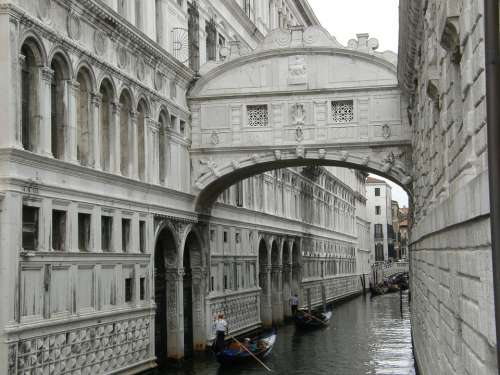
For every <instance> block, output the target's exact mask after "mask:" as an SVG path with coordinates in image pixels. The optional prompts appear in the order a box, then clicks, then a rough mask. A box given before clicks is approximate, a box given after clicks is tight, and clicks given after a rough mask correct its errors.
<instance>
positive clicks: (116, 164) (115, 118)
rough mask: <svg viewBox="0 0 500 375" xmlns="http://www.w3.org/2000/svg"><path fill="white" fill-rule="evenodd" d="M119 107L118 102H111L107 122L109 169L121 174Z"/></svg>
mask: <svg viewBox="0 0 500 375" xmlns="http://www.w3.org/2000/svg"><path fill="white" fill-rule="evenodd" d="M120 108H121V105H120V103H118V102H112V103H111V117H110V123H109V137H110V145H109V147H110V160H109V163H110V171H111V172H112V173H114V174H121V171H120V162H121V159H120V157H121V156H120Z"/></svg>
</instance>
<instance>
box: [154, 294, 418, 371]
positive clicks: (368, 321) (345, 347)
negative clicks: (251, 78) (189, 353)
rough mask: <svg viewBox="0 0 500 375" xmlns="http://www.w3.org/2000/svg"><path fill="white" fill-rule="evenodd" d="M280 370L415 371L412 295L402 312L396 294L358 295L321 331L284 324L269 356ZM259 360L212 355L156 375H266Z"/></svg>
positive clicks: (405, 300) (338, 309) (269, 362)
mask: <svg viewBox="0 0 500 375" xmlns="http://www.w3.org/2000/svg"><path fill="white" fill-rule="evenodd" d="M266 364H267V365H268V366H269V367H271V368H272V369H273V371H274V373H276V374H284V375H295V374H296V375H316V374H317V375H324V374H328V375H330V374H331V375H362V374H366V375H372V374H396V375H410V374H414V373H415V372H414V362H413V354H412V344H411V336H410V319H409V309H408V294H407V293H404V294H403V303H402V310H401V305H400V296H399V294H398V293H395V294H388V295H384V296H378V297H376V298H374V299H371V300H370V298H369V297H363V296H361V297H358V298H356V299H353V300H351V301H349V302H346V303H343V304H341V305H338V306H336V307H335V308H334V315H333V318H332V320H331V323H330V326H329V327H326V328H324V329H320V330H317V331H305V332H304V331H299V330H297V329H295V326H293V325H287V326H285V327H281V328H280V329H279V331H278V340H277V342H276V345H275V348H274V350H273V353H271V355H270V357H269V358H268V359H267V360H266ZM265 373H267V371H266V370H265V369H263V368H262V367H261V366H260V365H259V364H258V363H254V362H249V363H248V364H247V365H246V366H244V367H236V368H235V367H231V368H223V367H220V366H219V365H218V364H217V363H216V362H215V359H214V358H213V357H212V356H211V355H210V354H209V353H207V354H202V355H199V356H197V357H196V358H195V359H194V360H192V361H187V362H186V363H185V364H184V365H183V366H182V368H168V369H167V370H163V371H155V372H152V373H150V374H151V375H152V374H155V375H167V374H168V375H208V374H210V375H213V374H214V375H215V374H216V375H240V374H241V375H244V374H265Z"/></svg>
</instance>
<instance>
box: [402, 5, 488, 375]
mask: <svg viewBox="0 0 500 375" xmlns="http://www.w3.org/2000/svg"><path fill="white" fill-rule="evenodd" d="M483 15H484V9H483V1H482V0H468V1H465V0H464V1H413V0H412V1H401V2H400V26H401V28H400V43H399V45H400V51H399V70H398V71H399V81H400V84H401V86H402V88H403V89H404V91H405V92H406V94H407V95H408V100H409V103H410V105H409V108H408V114H409V119H410V121H411V124H412V129H413V162H414V165H413V168H414V172H413V174H414V176H415V179H414V184H413V187H412V189H411V190H412V192H413V217H412V220H411V221H412V228H411V236H410V239H411V242H410V261H411V283H412V285H411V287H412V327H413V340H414V344H415V355H416V359H417V363H418V366H419V368H420V371H421V373H422V374H424V375H426V374H436V373H439V374H496V373H497V371H498V370H497V364H496V351H497V344H496V342H495V341H496V338H495V319H494V305H493V280H492V265H491V240H490V222H489V202H488V196H489V192H488V169H487V152H486V151H487V135H486V101H485V95H486V91H485V50H484V49H485V47H484V19H483V18H484V17H483Z"/></svg>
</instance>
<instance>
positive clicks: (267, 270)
mask: <svg viewBox="0 0 500 375" xmlns="http://www.w3.org/2000/svg"><path fill="white" fill-rule="evenodd" d="M259 278H260V280H261V285H262V293H261V296H260V319H261V321H262V325H263V326H264V327H271V326H272V325H273V313H272V305H271V266H264V267H262V268H261V269H260V275H259Z"/></svg>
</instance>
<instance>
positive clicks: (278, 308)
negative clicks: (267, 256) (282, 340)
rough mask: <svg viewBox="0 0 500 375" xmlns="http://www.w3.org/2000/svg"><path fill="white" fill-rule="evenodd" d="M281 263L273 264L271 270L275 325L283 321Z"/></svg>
mask: <svg viewBox="0 0 500 375" xmlns="http://www.w3.org/2000/svg"><path fill="white" fill-rule="evenodd" d="M282 271H283V269H282V266H281V265H278V266H272V270H271V281H272V284H271V294H272V296H271V298H272V320H273V325H275V324H282V323H283V299H282V294H283V286H282V283H281V281H282V280H281V273H282Z"/></svg>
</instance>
